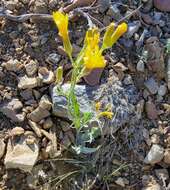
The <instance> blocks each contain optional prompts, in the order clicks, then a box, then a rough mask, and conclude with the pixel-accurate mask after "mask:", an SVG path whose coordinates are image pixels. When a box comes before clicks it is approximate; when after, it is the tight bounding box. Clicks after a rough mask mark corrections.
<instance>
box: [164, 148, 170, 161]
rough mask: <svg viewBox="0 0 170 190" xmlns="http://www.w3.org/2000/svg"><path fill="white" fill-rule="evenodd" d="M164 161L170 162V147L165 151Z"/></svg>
mask: <svg viewBox="0 0 170 190" xmlns="http://www.w3.org/2000/svg"><path fill="white" fill-rule="evenodd" d="M164 162H165V163H166V164H170V149H165V152H164Z"/></svg>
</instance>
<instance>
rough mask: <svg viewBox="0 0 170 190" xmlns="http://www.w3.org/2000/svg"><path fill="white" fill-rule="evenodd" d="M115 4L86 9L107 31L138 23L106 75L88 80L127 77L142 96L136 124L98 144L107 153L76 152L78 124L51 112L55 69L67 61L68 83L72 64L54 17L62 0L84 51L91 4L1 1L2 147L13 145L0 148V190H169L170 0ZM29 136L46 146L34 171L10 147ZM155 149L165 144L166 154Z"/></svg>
mask: <svg viewBox="0 0 170 190" xmlns="http://www.w3.org/2000/svg"><path fill="white" fill-rule="evenodd" d="M75 2H76V3H77V1H75ZM91 2H92V1H89V3H91ZM101 2H102V3H101ZM108 2H109V1H107V0H106V1H105V0H103V1H96V3H95V4H94V5H93V8H91V7H86V9H81V11H84V12H85V13H86V14H87V15H90V18H91V20H92V22H93V23H94V24H96V25H97V26H98V27H99V28H100V29H101V32H102V33H103V31H104V29H105V27H106V26H107V25H108V24H109V23H110V22H112V21H114V22H117V23H119V21H126V22H127V24H128V26H129V30H128V32H127V33H126V34H125V35H124V36H123V37H122V38H120V40H119V41H118V42H117V43H116V44H115V45H114V47H113V48H111V49H110V50H107V51H105V53H104V54H105V59H106V60H107V66H106V68H105V69H104V70H103V72H102V74H101V71H100V73H99V74H96V73H95V72H96V71H94V73H95V75H96V78H95V79H94V76H92V77H91V78H90V77H89V78H87V79H85V80H84V79H82V80H81V81H80V84H86V83H88V84H93V85H96V84H97V85H100V84H105V83H106V82H109V81H113V80H119V81H120V82H121V83H122V85H124V86H126V87H127V86H128V85H132V84H133V85H134V86H135V88H136V92H137V96H138V99H137V100H138V101H137V103H135V104H134V108H135V110H136V111H135V115H134V116H133V117H132V119H131V121H129V122H128V123H126V124H124V125H123V126H121V127H120V128H119V129H118V130H116V131H115V132H114V133H111V132H110V130H108V131H107V129H106V132H105V134H104V135H103V136H101V137H99V138H97V139H96V141H95V142H94V144H92V146H96V145H100V148H99V150H97V151H96V152H95V153H93V154H90V155H89V154H88V155H86V154H80V155H77V154H75V153H74V152H73V151H72V149H71V146H72V145H73V144H74V142H75V129H73V128H71V127H70V125H71V122H70V121H69V120H65V119H64V118H61V117H56V116H54V115H53V114H52V108H51V107H52V100H51V94H50V93H51V88H52V87H53V86H54V82H55V71H56V68H57V67H58V66H60V65H62V66H63V67H64V82H66V81H69V79H70V72H71V68H72V66H71V63H70V61H69V59H68V58H67V56H66V53H65V52H64V51H63V48H62V41H61V38H60V37H59V35H58V34H57V29H56V27H55V25H54V22H53V21H52V19H51V14H52V12H53V11H54V10H58V9H61V7H62V9H63V8H64V9H63V10H65V11H70V23H69V35H70V39H71V42H73V44H74V57H75V56H76V55H77V52H79V50H80V48H81V47H82V45H83V40H84V36H85V32H86V30H87V29H88V27H89V25H88V24H89V23H88V20H87V15H86V14H85V15H86V16H84V15H83V14H81V13H82V12H80V11H79V8H80V7H79V6H80V5H81V6H83V3H82V2H81V3H82V4H81V3H80V4H79V3H78V4H76V6H75V5H72V4H71V1H62V0H59V1H56V0H46V1H43V0H33V1H28V0H15V1H12V0H8V1H6V0H2V2H0V106H1V107H0V138H1V142H2V141H3V143H1V144H2V146H4V143H5V149H2V147H0V149H1V150H4V151H3V152H2V153H1V151H0V155H2V158H1V162H0V189H2V190H15V189H20V190H26V189H27V190H29V189H30V190H31V189H38V190H40V189H42V190H46V189H49V190H53V189H61V190H78V189H81V190H90V189H93V190H95V189H96V190H112V189H114V190H115V189H118V190H121V189H123V190H126V189H129V190H140V189H143V190H151V189H160V190H164V189H165V190H168V189H170V162H169V161H168V160H169V159H168V154H170V153H169V146H170V141H169V134H170V130H169V129H170V113H169V112H170V111H169V107H170V93H169V89H168V83H167V73H168V72H169V71H167V64H168V58H169V55H168V53H167V50H166V42H167V39H168V38H169V37H170V13H169V11H170V10H169V8H168V7H166V8H165V9H166V10H163V9H164V5H165V4H166V0H164V1H162V2H163V5H160V4H161V1H154V3H153V1H152V0H147V1H146V0H143V1H128V0H119V1H114V0H112V1H110V3H108ZM157 2H158V3H159V4H156V5H155V3H157ZM167 2H169V0H167ZM70 4H71V6H70ZM98 5H100V6H98ZM104 5H105V6H104ZM85 6H87V5H86V4H85ZM140 6H141V7H140ZM159 6H160V7H159ZM1 7H3V8H5V9H4V10H8V13H10V14H11V15H23V14H26V13H38V14H39V13H40V14H47V15H45V18H44V19H42V17H41V16H34V17H31V18H28V19H26V20H25V21H21V22H17V20H15V21H14V20H13V21H12V20H11V19H10V18H11V17H6V16H4V15H5V14H4V13H3V14H1V13H2V9H1ZM76 7H77V8H76ZM139 7H140V8H139ZM159 9H160V10H159ZM167 9H168V10H167ZM9 11H11V12H9ZM165 11H166V12H165ZM127 15H129V16H127ZM146 51H147V54H146ZM144 52H145V53H144ZM26 80H28V81H27V82H26ZM135 98H136V94H134V99H135ZM13 102H17V103H15V104H14V103H13ZM106 125H107V123H106ZM15 127H21V128H23V129H24V132H23V133H24V134H19V135H18V134H13V133H11V130H12V129H13V128H15ZM112 132H113V131H112ZM20 135H25V137H26V138H28V139H27V142H29V143H30V144H31V143H32V144H34V143H35V144H36V145H37V146H38V147H39V156H38V158H37V161H36V164H35V165H34V166H33V168H32V170H31V171H30V172H24V171H22V170H19V169H16V168H15V166H13V169H12V168H8V169H7V168H6V167H5V162H4V160H5V158H6V153H7V149H8V147H7V144H8V143H9V141H10V140H11V141H12V142H13V141H14V144H13V146H15V144H17V143H19V140H20ZM1 144H0V146H1ZM153 145H154V146H153ZM155 145H156V146H155ZM28 146H30V145H28ZM153 147H160V149H161V151H159V150H153ZM150 150H151V152H150ZM152 151H155V152H154V154H153V157H154V156H155V155H156V156H157V155H158V158H155V157H156V156H155V157H154V158H153V159H150V160H149V161H148V162H147V163H146V162H145V158H146V157H147V155H148V154H152ZM157 152H158V153H159V154H157ZM165 153H166V154H165ZM160 157H161V159H160ZM159 169H164V170H165V173H166V174H167V173H168V174H167V175H168V176H167V175H166V177H160V175H158V174H157V173H159V172H160V171H158V170H159Z"/></svg>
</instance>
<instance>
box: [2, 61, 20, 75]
mask: <svg viewBox="0 0 170 190" xmlns="http://www.w3.org/2000/svg"><path fill="white" fill-rule="evenodd" d="M2 66H3V67H5V68H6V70H8V71H14V72H16V71H18V70H19V69H20V66H21V63H20V62H19V61H18V60H17V59H14V60H13V59H10V60H9V61H7V62H5V63H2Z"/></svg>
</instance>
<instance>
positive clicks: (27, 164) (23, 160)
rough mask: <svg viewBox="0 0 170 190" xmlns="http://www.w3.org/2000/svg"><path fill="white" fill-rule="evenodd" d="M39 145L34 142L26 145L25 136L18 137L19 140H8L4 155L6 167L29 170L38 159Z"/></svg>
mask: <svg viewBox="0 0 170 190" xmlns="http://www.w3.org/2000/svg"><path fill="white" fill-rule="evenodd" d="M38 154H39V147H38V145H37V144H36V143H34V144H32V145H27V144H26V141H25V137H20V140H19V142H17V143H14V144H13V142H12V141H11V140H9V141H8V145H7V153H6V156H5V160H4V163H5V166H6V168H18V169H21V170H23V171H25V172H30V171H31V170H32V168H33V166H34V164H35V163H36V161H37V159H38Z"/></svg>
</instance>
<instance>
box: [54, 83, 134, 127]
mask: <svg viewBox="0 0 170 190" xmlns="http://www.w3.org/2000/svg"><path fill="white" fill-rule="evenodd" d="M69 88H70V84H64V85H63V86H62V89H63V92H64V93H65V92H67V91H68V90H69ZM75 94H76V96H77V100H78V102H79V104H80V111H81V112H93V113H94V115H95V114H97V113H96V110H95V104H96V102H98V101H99V102H101V103H102V105H103V107H107V106H108V105H109V106H110V107H111V110H112V112H113V113H114V114H116V115H115V117H114V118H113V119H112V120H111V121H109V124H108V125H109V126H114V127H115V128H116V127H117V126H122V125H123V124H125V123H126V122H128V121H129V120H130V118H131V115H134V114H135V106H134V105H135V104H136V102H137V90H136V88H135V87H134V86H133V85H126V86H122V83H121V82H120V81H117V82H113V83H108V84H103V85H101V86H95V87H91V86H88V85H76V87H75ZM52 101H53V114H54V115H56V116H59V117H63V118H70V116H69V113H68V109H67V99H66V97H65V96H63V95H60V94H59V93H58V92H57V88H56V87H54V88H53V90H52Z"/></svg>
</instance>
